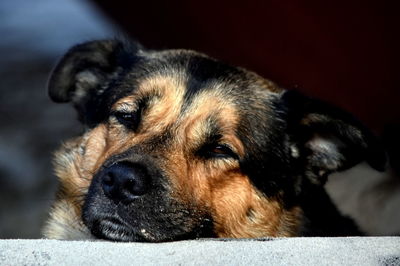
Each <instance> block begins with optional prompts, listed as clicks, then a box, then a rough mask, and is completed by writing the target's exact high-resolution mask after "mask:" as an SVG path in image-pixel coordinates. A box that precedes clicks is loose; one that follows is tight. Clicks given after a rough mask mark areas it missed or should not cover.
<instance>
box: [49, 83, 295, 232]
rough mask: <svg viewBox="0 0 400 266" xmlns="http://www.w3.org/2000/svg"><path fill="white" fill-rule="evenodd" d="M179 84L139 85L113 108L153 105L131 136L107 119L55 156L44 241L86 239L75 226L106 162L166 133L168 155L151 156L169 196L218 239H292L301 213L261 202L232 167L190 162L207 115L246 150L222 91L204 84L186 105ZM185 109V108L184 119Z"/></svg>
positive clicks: (232, 143) (279, 204) (273, 202)
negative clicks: (54, 193)
mask: <svg viewBox="0 0 400 266" xmlns="http://www.w3.org/2000/svg"><path fill="white" fill-rule="evenodd" d="M184 84H185V82H184V80H182V75H176V76H175V77H171V76H169V77H163V76H155V77H151V78H148V79H146V80H143V81H142V83H141V85H140V86H139V89H138V90H136V91H135V93H134V94H132V95H129V96H127V97H124V98H122V99H120V100H119V101H117V102H116V103H115V104H114V105H113V107H112V108H113V110H116V111H130V110H134V109H135V108H137V103H138V101H139V100H140V99H142V98H143V97H150V98H151V101H150V103H149V107H148V108H147V109H146V111H145V113H144V114H143V117H142V123H141V125H140V130H138V132H137V133H133V132H131V131H129V130H127V129H126V128H124V127H123V126H122V125H120V124H119V123H118V122H117V121H116V119H115V118H112V117H111V118H110V119H109V120H108V121H107V122H105V123H101V124H99V125H98V126H96V127H95V128H93V129H92V130H89V131H88V132H86V133H85V134H84V135H83V136H82V137H80V138H77V139H74V140H72V141H69V142H67V143H66V144H65V145H64V146H63V147H62V148H61V150H59V151H58V152H57V153H56V156H55V171H56V174H57V176H58V177H59V179H60V182H61V188H60V191H59V195H58V201H57V202H56V203H55V205H54V207H53V210H52V212H51V215H50V217H51V218H50V220H49V221H48V223H47V226H46V228H45V229H44V233H45V235H46V236H47V237H49V238H63V239H65V238H67V239H85V238H91V235H90V233H89V232H88V230H87V229H86V227H85V226H84V225H83V223H82V221H81V212H82V204H83V200H84V197H85V194H86V192H87V189H88V186H89V185H90V181H91V179H92V177H93V174H94V173H96V172H97V171H98V169H99V168H100V167H101V166H102V164H103V163H104V161H105V160H107V158H110V156H112V155H116V154H119V153H122V152H123V151H124V150H126V149H128V148H130V147H133V146H135V145H137V144H140V143H144V142H146V141H147V140H150V139H152V138H154V137H156V136H160V135H162V134H163V133H164V132H165V131H166V130H167V129H168V130H169V131H170V132H173V138H172V141H170V142H169V145H168V149H166V148H165V147H160V150H153V151H152V152H153V153H155V154H157V155H158V156H159V157H160V158H161V161H162V162H161V165H162V167H163V170H164V171H165V172H166V173H167V176H168V177H169V178H170V183H171V184H172V188H171V191H172V193H171V195H172V196H173V197H174V198H175V199H176V200H178V201H181V202H195V203H196V205H197V206H203V208H204V209H206V210H207V212H209V214H210V215H211V217H212V220H213V223H214V232H215V234H216V235H217V236H218V237H229V238H230V237H232V238H246V237H263V236H294V235H297V233H298V230H299V227H300V222H299V221H300V220H301V219H300V218H301V216H302V212H301V210H300V208H298V207H293V208H291V209H289V210H287V209H285V208H284V207H283V206H282V202H281V200H280V199H279V197H271V198H267V197H265V195H263V193H261V192H260V191H258V190H257V189H256V188H255V187H254V186H253V185H252V183H251V181H250V180H249V178H248V177H247V176H246V175H244V174H243V173H241V169H240V167H239V163H238V161H236V160H233V159H230V158H226V159H220V160H200V159H198V158H196V157H195V156H193V151H194V150H195V149H196V148H197V147H198V145H200V144H201V143H202V141H203V138H204V136H205V135H206V132H207V130H209V128H208V124H207V118H208V117H210V116H213V117H215V119H216V120H218V121H219V126H220V130H221V132H223V139H222V140H223V142H225V143H229V144H230V146H231V147H232V149H234V151H235V152H236V153H237V154H238V155H239V156H243V155H244V154H245V153H246V151H245V150H244V146H243V143H241V141H240V140H239V139H238V138H237V136H236V135H235V130H236V127H237V124H238V123H240V118H239V114H238V113H237V108H236V106H235V103H234V102H233V100H232V99H230V96H229V95H228V94H226V93H224V92H221V90H219V89H218V87H217V86H219V85H218V84H210V86H215V87H214V88H211V89H210V90H205V91H204V92H202V93H200V94H199V95H197V96H196V97H195V98H194V99H193V101H192V102H191V103H190V105H189V106H185V105H184V99H183V96H184V92H185V87H184ZM268 93H271V94H272V93H275V92H271V91H270V92H268ZM205 103H207V104H205ZM184 106H185V108H186V109H185V111H184V112H182V108H183V107H184ZM156 149H157V148H156Z"/></svg>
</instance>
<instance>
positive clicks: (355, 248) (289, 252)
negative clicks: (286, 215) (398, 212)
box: [0, 237, 400, 266]
mask: <svg viewBox="0 0 400 266" xmlns="http://www.w3.org/2000/svg"><path fill="white" fill-rule="evenodd" d="M0 265H352V266H354V265H400V237H349V238H273V239H271V238H268V239H257V240H246V239H244V240H210V239H204V240H190V241H179V242H170V243H159V244H152V243H112V242H105V241H60V240H43V239H40V240H0Z"/></svg>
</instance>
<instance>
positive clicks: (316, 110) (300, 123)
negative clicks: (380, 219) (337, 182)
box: [281, 91, 386, 184]
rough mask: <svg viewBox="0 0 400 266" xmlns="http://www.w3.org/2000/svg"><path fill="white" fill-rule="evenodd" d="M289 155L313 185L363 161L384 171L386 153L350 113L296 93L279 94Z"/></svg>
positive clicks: (321, 182) (322, 182)
mask: <svg viewBox="0 0 400 266" xmlns="http://www.w3.org/2000/svg"><path fill="white" fill-rule="evenodd" d="M281 99H282V102H283V104H284V106H285V109H286V111H285V113H286V119H287V126H288V128H287V130H288V134H289V139H290V145H291V147H290V149H291V156H292V157H294V158H295V159H297V161H298V162H300V164H299V165H301V167H304V169H302V171H304V172H305V174H306V176H307V177H308V178H309V180H310V181H311V183H313V184H324V183H325V182H326V178H327V176H328V175H329V174H330V173H332V172H336V171H342V170H346V169H348V168H350V167H352V166H354V165H356V164H357V163H359V162H362V161H366V162H367V163H368V164H369V165H370V166H371V167H373V168H375V169H376V170H379V171H383V170H384V168H385V164H386V154H385V152H384V150H383V148H382V146H381V145H380V143H379V141H378V139H377V138H376V137H375V136H374V135H373V134H372V133H371V132H370V131H369V130H368V129H366V128H365V127H364V126H363V125H362V124H361V123H360V122H359V121H357V120H356V119H355V118H353V117H352V116H351V115H350V114H348V113H346V112H345V111H343V110H340V109H338V108H336V107H333V106H331V105H329V104H327V103H324V102H321V101H318V100H315V99H310V98H308V97H306V96H304V95H302V94H300V93H298V92H295V91H287V92H284V94H283V95H282V98H281Z"/></svg>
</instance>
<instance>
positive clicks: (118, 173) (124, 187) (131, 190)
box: [101, 162, 150, 202]
mask: <svg viewBox="0 0 400 266" xmlns="http://www.w3.org/2000/svg"><path fill="white" fill-rule="evenodd" d="M149 179H150V178H149V175H148V173H147V171H146V168H145V167H143V166H141V165H136V164H132V163H125V162H123V163H118V164H114V165H112V166H110V167H108V168H106V169H105V170H104V171H103V173H102V175H101V185H102V187H103V191H104V194H105V195H106V196H107V197H108V198H110V199H112V200H114V201H118V202H119V201H127V200H128V201H129V200H132V199H135V198H137V197H138V196H141V195H143V194H145V193H146V192H147V190H148V188H149V181H150V180H149Z"/></svg>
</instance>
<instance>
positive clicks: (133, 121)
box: [111, 111, 140, 130]
mask: <svg viewBox="0 0 400 266" xmlns="http://www.w3.org/2000/svg"><path fill="white" fill-rule="evenodd" d="M111 115H112V116H113V117H115V119H117V121H118V123H120V124H122V125H123V126H125V127H126V128H128V129H131V130H136V129H137V128H138V126H139V122H140V121H139V120H140V116H139V115H138V112H119V111H116V112H113V113H112V114H111Z"/></svg>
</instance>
